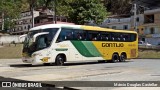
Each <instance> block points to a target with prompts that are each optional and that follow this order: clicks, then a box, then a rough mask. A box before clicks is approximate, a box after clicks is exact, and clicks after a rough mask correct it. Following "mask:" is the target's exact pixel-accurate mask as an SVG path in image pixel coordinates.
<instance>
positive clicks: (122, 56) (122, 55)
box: [119, 53, 127, 62]
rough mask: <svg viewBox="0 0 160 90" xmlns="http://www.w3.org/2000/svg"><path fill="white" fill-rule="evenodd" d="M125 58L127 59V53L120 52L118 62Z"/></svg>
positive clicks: (123, 60)
mask: <svg viewBox="0 0 160 90" xmlns="http://www.w3.org/2000/svg"><path fill="white" fill-rule="evenodd" d="M126 59H127V55H126V53H122V54H121V55H120V60H119V61H120V62H125V61H126Z"/></svg>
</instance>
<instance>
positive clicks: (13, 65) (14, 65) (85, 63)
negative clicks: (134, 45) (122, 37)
mask: <svg viewBox="0 0 160 90" xmlns="http://www.w3.org/2000/svg"><path fill="white" fill-rule="evenodd" d="M128 62H133V61H125V62H117V63H116V64H118V63H119V64H120V63H128ZM105 63H107V64H114V63H111V62H106V61H98V62H74V63H68V62H67V63H65V64H64V66H78V65H92V64H105ZM9 66H10V67H16V68H24V67H42V66H43V67H45V66H56V65H55V64H45V65H44V64H39V65H32V64H11V65H9Z"/></svg>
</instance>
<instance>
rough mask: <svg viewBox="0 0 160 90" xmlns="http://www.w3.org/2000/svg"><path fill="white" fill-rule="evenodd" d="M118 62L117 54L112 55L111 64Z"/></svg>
mask: <svg viewBox="0 0 160 90" xmlns="http://www.w3.org/2000/svg"><path fill="white" fill-rule="evenodd" d="M118 61H119V56H118V54H113V55H112V63H116V62H118Z"/></svg>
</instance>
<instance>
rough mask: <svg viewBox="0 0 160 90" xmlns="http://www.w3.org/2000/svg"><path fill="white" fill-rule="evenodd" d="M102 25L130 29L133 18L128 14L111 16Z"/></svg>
mask: <svg viewBox="0 0 160 90" xmlns="http://www.w3.org/2000/svg"><path fill="white" fill-rule="evenodd" d="M100 26H102V27H107V28H112V29H118V30H130V28H131V18H130V16H128V15H121V16H120V15H119V16H110V17H108V18H107V19H106V20H105V21H104V22H103V23H102V25H100Z"/></svg>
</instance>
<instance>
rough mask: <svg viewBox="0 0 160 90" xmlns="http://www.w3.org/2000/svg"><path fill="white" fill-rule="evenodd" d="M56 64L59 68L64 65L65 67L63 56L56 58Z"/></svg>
mask: <svg viewBox="0 0 160 90" xmlns="http://www.w3.org/2000/svg"><path fill="white" fill-rule="evenodd" d="M55 64H56V65H57V66H63V65H64V58H63V56H62V55H58V56H57V57H56V61H55Z"/></svg>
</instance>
